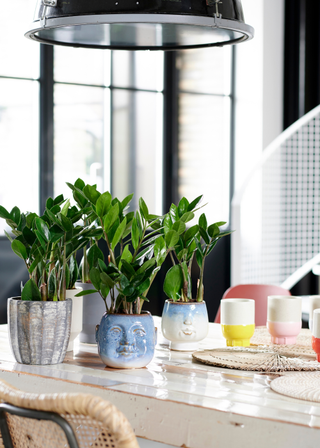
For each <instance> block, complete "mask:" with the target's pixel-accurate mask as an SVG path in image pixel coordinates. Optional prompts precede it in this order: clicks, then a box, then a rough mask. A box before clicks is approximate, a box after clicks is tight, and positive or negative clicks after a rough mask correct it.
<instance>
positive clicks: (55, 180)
mask: <svg viewBox="0 0 320 448" xmlns="http://www.w3.org/2000/svg"><path fill="white" fill-rule="evenodd" d="M17 2H18V7H19V8H20V9H19V15H18V16H17V15H16V14H15V17H17V22H16V28H15V33H14V34H12V33H11V32H10V30H9V28H8V26H9V25H8V21H7V20H6V19H5V17H4V16H1V18H0V25H1V26H0V52H1V64H0V150H1V164H0V204H1V205H3V206H5V207H6V208H8V209H11V208H12V207H13V205H18V206H19V207H21V209H22V210H24V211H27V210H34V211H38V212H41V211H42V210H39V200H40V197H41V194H42V196H43V195H45V194H46V192H47V191H49V192H52V193H51V194H54V195H57V194H59V193H64V194H65V196H69V195H70V190H69V189H68V187H67V186H66V181H68V182H74V181H75V180H76V179H77V178H78V177H81V178H83V179H84V180H85V181H86V182H89V183H91V184H97V186H98V189H100V190H101V191H102V190H109V189H110V190H111V191H112V193H113V194H114V195H116V196H119V197H124V196H126V195H127V194H129V193H131V192H134V193H135V201H136V202H135V203H133V204H132V205H133V207H134V206H136V205H137V202H138V199H139V197H140V196H143V197H144V199H145V200H146V202H147V204H148V205H149V208H150V210H152V211H153V212H154V213H162V212H163V211H164V203H166V206H167V205H168V202H170V201H174V200H179V199H180V198H181V197H182V196H186V197H188V198H189V199H193V198H194V197H195V196H198V195H200V194H204V201H205V202H209V206H208V207H207V208H206V212H207V214H208V216H209V220H210V221H216V220H226V221H228V220H229V199H230V198H229V195H230V189H229V185H230V116H231V113H230V111H231V104H232V95H231V90H230V89H231V81H230V74H231V48H230V47H224V48H209V49H203V50H185V51H181V52H177V53H176V58H175V61H176V64H175V71H176V74H177V76H176V79H177V80H178V81H177V84H176V88H175V89H174V90H172V89H171V88H170V87H171V86H170V83H171V82H173V80H171V78H170V76H164V72H165V71H166V70H167V64H166V57H165V55H164V53H163V52H144V51H138V52H128V51H100V50H88V49H74V48H66V47H59V46H56V47H54V48H53V49H52V47H50V52H49V53H50V55H51V56H50V57H49V59H50V58H51V64H49V65H48V67H47V66H44V65H43V63H42V65H41V67H42V69H41V79H40V71H39V66H40V56H39V53H40V52H39V45H38V44H36V43H34V42H31V41H28V40H27V39H25V38H24V37H23V32H24V29H25V26H26V23H25V17H31V16H32V8H33V6H34V0H17ZM17 2H15V8H17ZM6 8H8V9H9V10H11V9H12V11H11V12H10V11H8V15H11V16H13V15H14V11H13V6H10V4H7V5H6ZM20 11H22V12H23V13H21V14H20ZM6 15H7V14H6ZM9 34H10V35H11V36H12V38H11V39H10V40H9V41H8V40H7V39H6V38H5V36H7V35H9ZM42 48H48V47H42ZM45 53H46V52H45V51H41V57H42V58H43V59H42V61H43V60H46V59H45V57H44V55H45ZM45 83H47V84H48V83H49V90H50V83H51V94H52V106H51V103H50V101H49V102H47V103H46V100H45V101H42V102H41V101H39V96H41V95H44V93H43V85H44V84H45ZM47 87H48V86H47ZM170 92H171V94H172V92H173V94H174V95H175V96H176V101H177V104H178V107H177V109H176V110H175V111H171V112H172V113H170V114H167V113H164V112H165V111H168V109H166V108H165V103H166V101H171V100H172V98H171V99H168V96H169V95H170ZM42 99H43V97H42ZM44 103H45V104H44ZM48 104H49V107H51V109H52V110H51V113H49V115H48V114H47V116H49V121H48V120H47V121H45V120H43V119H42V117H43V116H45V111H43V110H42V108H43V107H48ZM39 105H40V106H39ZM39 107H40V108H39ZM46 112H48V111H46ZM173 113H174V114H176V116H175V117H173V115H172V114H173ZM50 117H51V118H50ZM50 120H51V121H50ZM170 120H172V123H176V125H175V126H176V129H175V130H174V132H175V133H176V135H177V139H176V148H172V153H171V152H170V151H171V149H170V151H163V146H164V142H166V141H168V140H167V137H168V136H167V135H166V134H168V132H169V133H170V132H173V131H172V126H171V127H170V124H171V125H172V123H169V121H170ZM52 129H53V132H52ZM39 136H42V137H45V138H42V139H40V138H39ZM164 136H166V140H165V139H164ZM50 139H51V144H50ZM39 141H40V142H41V145H40V149H39ZM50 148H51V150H52V163H51V164H50V163H48V164H47V165H46V166H45V170H47V171H46V172H44V170H43V166H42V165H40V162H39V161H41V160H42V159H41V157H42V158H43V156H44V155H46V153H47V152H50ZM174 157H176V160H175V162H174V163H173V164H172V167H173V168H172V170H171V171H167V170H164V168H165V167H166V166H167V164H168V159H171V158H174ZM40 166H41V169H40V168H39V167H40ZM170 177H175V179H176V182H175V184H174V191H172V190H171V192H170V195H169V196H170V198H169V200H168V195H167V197H166V201H165V200H164V194H165V192H166V188H167V184H168V183H169V182H170V181H171V179H170ZM46 184H50V187H49V188H46V189H45V190H43V185H46ZM22 185H23V188H21V186H22ZM40 190H41V191H40ZM42 199H43V198H42ZM42 207H43V201H42V205H41V206H40V208H42ZM3 230H4V225H3V222H1V221H0V235H1V234H2V235H3Z"/></svg>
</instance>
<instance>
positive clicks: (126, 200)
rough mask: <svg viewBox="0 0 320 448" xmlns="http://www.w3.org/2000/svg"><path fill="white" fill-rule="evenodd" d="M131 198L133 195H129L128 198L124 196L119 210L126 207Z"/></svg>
mask: <svg viewBox="0 0 320 448" xmlns="http://www.w3.org/2000/svg"><path fill="white" fill-rule="evenodd" d="M132 198H133V193H131V194H129V195H128V196H126V197H125V198H124V199H123V201H121V210H122V211H123V210H124V209H125V208H126V207H127V205H128V204H129V203H130V202H131V200H132Z"/></svg>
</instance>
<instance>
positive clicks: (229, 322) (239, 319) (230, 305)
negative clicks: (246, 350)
mask: <svg viewBox="0 0 320 448" xmlns="http://www.w3.org/2000/svg"><path fill="white" fill-rule="evenodd" d="M220 306H221V318H220V321H221V331H222V334H223V336H224V337H225V338H226V341H227V346H231V347H233V346H242V347H246V346H248V345H250V339H251V337H252V336H253V333H254V329H255V324H254V322H255V301H254V300H252V299H223V300H221V302H220Z"/></svg>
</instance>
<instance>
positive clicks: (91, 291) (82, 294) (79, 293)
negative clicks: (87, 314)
mask: <svg viewBox="0 0 320 448" xmlns="http://www.w3.org/2000/svg"><path fill="white" fill-rule="evenodd" d="M95 292H99V291H97V290H96V289H85V290H84V291H80V292H78V294H76V295H75V297H82V296H88V295H89V294H94V293H95Z"/></svg>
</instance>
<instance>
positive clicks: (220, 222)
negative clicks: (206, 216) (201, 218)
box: [215, 221, 227, 227]
mask: <svg viewBox="0 0 320 448" xmlns="http://www.w3.org/2000/svg"><path fill="white" fill-rule="evenodd" d="M215 224H216V225H217V226H218V227H221V226H224V225H225V224H227V222H226V221H218V222H215Z"/></svg>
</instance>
